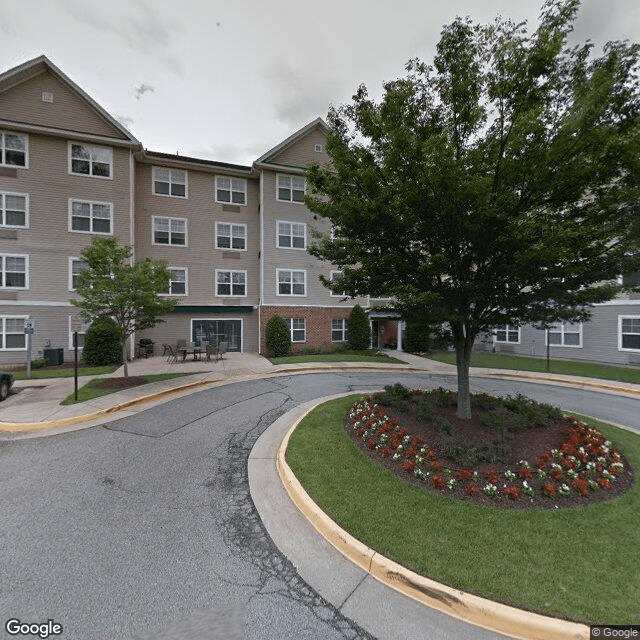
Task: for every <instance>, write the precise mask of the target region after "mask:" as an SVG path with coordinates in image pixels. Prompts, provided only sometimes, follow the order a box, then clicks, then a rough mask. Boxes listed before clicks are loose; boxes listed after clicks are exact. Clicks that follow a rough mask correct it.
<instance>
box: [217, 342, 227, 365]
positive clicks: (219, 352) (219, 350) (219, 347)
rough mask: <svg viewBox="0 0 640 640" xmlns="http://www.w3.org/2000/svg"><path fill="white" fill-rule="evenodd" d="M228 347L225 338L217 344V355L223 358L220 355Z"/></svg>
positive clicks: (225, 351)
mask: <svg viewBox="0 0 640 640" xmlns="http://www.w3.org/2000/svg"><path fill="white" fill-rule="evenodd" d="M228 348H229V343H228V342H227V341H226V340H225V341H223V342H221V343H220V344H219V345H218V356H219V358H220V360H224V358H223V357H222V356H223V355H224V354H225V353H227V349H228Z"/></svg>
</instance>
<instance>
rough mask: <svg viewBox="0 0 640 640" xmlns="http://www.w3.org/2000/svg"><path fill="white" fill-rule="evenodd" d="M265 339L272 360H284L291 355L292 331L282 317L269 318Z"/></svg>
mask: <svg viewBox="0 0 640 640" xmlns="http://www.w3.org/2000/svg"><path fill="white" fill-rule="evenodd" d="M265 337H266V342H267V355H268V356H269V357H270V358H283V357H284V356H288V355H289V354H290V353H291V331H290V330H289V325H288V324H287V321H286V320H285V319H284V318H283V317H282V316H273V317H272V318H269V321H268V322H267V328H266V331H265Z"/></svg>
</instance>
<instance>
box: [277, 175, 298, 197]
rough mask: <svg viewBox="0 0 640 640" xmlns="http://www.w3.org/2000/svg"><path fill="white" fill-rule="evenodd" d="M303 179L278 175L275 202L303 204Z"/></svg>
mask: <svg viewBox="0 0 640 640" xmlns="http://www.w3.org/2000/svg"><path fill="white" fill-rule="evenodd" d="M304 189H305V179H304V178H303V177H301V176H288V175H283V174H281V173H279V174H278V191H277V200H280V201H281V202H304Z"/></svg>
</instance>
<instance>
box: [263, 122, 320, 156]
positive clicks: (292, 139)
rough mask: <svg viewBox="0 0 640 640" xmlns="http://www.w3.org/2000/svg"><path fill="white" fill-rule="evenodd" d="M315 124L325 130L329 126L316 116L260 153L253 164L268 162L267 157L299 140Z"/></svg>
mask: <svg viewBox="0 0 640 640" xmlns="http://www.w3.org/2000/svg"><path fill="white" fill-rule="evenodd" d="M317 126H320V127H322V128H323V129H325V130H326V131H329V126H328V125H327V123H326V122H325V121H324V120H323V119H322V118H316V119H315V120H312V121H311V122H310V123H309V124H307V125H305V126H304V127H302V129H298V131H296V132H295V133H292V134H291V135H290V136H289V137H288V138H287V139H286V140H283V141H282V142H281V143H280V144H277V145H276V146H275V147H273V148H272V149H269V151H267V152H266V153H265V154H263V155H261V156H260V157H259V158H258V159H257V160H256V161H255V164H260V163H263V162H269V158H271V157H273V156H275V155H276V154H278V153H280V152H281V151H283V150H284V149H286V148H287V147H288V146H290V145H292V144H293V143H294V142H296V140H299V139H300V138H302V137H303V136H305V135H306V134H307V133H309V131H311V129H313V128H314V127H317Z"/></svg>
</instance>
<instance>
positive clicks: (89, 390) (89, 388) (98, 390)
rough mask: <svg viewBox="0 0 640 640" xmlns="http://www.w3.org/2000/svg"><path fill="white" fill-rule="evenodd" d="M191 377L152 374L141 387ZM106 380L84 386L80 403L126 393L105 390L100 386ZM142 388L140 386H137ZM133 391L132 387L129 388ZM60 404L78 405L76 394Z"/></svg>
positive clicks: (177, 374)
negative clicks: (112, 394) (151, 383)
mask: <svg viewBox="0 0 640 640" xmlns="http://www.w3.org/2000/svg"><path fill="white" fill-rule="evenodd" d="M186 375H189V374H188V373H157V374H150V375H146V376H142V377H143V378H144V382H142V383H141V385H144V384H149V383H150V382H160V381H161V380H170V379H171V378H180V377H182V376H186ZM104 380H105V378H96V379H95V380H91V381H90V382H87V384H85V385H84V386H82V387H81V388H80V389H78V402H86V401H87V400H92V399H93V398H99V397H101V396H107V395H109V394H111V393H116V392H117V391H124V390H125V389H105V388H104V387H101V386H100V384H101V383H102V382H103V381H104ZM136 386H140V385H136ZM127 388H128V389H131V388H132V387H127ZM60 404H63V405H69V404H76V400H75V394H74V393H72V394H71V395H70V396H67V397H66V398H65V399H64V400H63V401H62V402H61V403H60Z"/></svg>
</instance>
